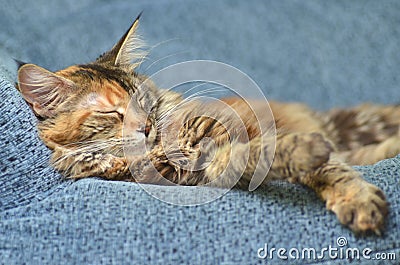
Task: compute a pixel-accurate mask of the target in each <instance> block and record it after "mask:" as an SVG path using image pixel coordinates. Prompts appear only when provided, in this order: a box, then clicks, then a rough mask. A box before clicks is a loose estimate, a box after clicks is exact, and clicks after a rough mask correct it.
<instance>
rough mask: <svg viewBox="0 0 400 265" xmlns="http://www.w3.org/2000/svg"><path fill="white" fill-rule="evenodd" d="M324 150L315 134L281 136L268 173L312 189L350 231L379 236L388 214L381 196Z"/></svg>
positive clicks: (378, 190) (323, 143) (325, 142)
mask: <svg viewBox="0 0 400 265" xmlns="http://www.w3.org/2000/svg"><path fill="white" fill-rule="evenodd" d="M327 146H329V142H328V141H327V140H325V139H324V138H323V137H322V135H320V134H317V133H312V134H289V135H286V136H283V137H282V138H281V139H278V142H277V147H276V154H275V160H274V163H273V164H272V168H271V172H273V173H275V174H279V175H280V176H282V177H284V178H286V179H288V180H289V181H291V182H295V183H300V184H303V185H306V186H308V187H310V188H311V189H313V190H314V191H315V192H316V193H317V194H318V195H319V196H320V197H321V198H322V200H323V201H325V202H326V206H327V208H328V209H329V210H332V211H333V212H334V213H335V214H336V215H337V217H338V219H339V221H340V222H341V223H342V224H344V225H346V226H348V227H350V228H351V229H352V230H353V231H355V232H364V231H374V232H375V233H377V234H379V233H380V231H381V230H382V229H383V225H384V218H385V216H386V215H387V213H388V205H387V203H386V200H385V196H384V194H383V192H382V191H381V190H380V189H379V188H378V187H376V186H374V185H372V184H370V183H368V182H366V181H365V180H364V179H362V177H361V175H360V173H359V172H357V171H356V170H354V169H353V168H352V167H350V166H348V165H346V164H345V163H341V162H338V161H335V160H333V159H330V158H329V157H330V156H329V155H330V153H331V152H332V148H329V147H327ZM307 166H308V167H307Z"/></svg>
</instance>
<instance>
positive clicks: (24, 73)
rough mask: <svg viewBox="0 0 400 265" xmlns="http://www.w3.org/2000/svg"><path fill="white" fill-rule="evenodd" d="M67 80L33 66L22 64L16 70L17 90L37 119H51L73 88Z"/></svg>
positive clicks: (73, 84) (73, 85)
mask: <svg viewBox="0 0 400 265" xmlns="http://www.w3.org/2000/svg"><path fill="white" fill-rule="evenodd" d="M75 87H76V86H75V83H74V82H72V81H71V80H69V79H66V78H64V77H62V76H59V75H57V74H55V73H52V72H50V71H48V70H46V69H44V68H41V67H39V66H37V65H34V64H24V65H22V66H21V67H20V68H19V70H18V89H19V91H20V92H21V94H22V96H23V97H24V99H25V100H26V102H28V103H29V105H30V106H31V107H32V110H33V111H34V113H35V114H36V115H37V116H39V117H43V118H46V117H51V116H53V115H54V114H55V110H56V108H57V106H58V105H59V104H60V103H62V102H64V100H65V99H66V98H67V97H68V95H69V94H70V93H71V92H72V91H73V89H74V88H75Z"/></svg>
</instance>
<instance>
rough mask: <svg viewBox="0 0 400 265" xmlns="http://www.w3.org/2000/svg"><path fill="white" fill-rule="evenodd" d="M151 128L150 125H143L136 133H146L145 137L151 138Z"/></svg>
mask: <svg viewBox="0 0 400 265" xmlns="http://www.w3.org/2000/svg"><path fill="white" fill-rule="evenodd" d="M150 129H151V126H149V125H141V126H140V127H139V128H138V129H137V130H136V131H137V132H140V133H144V136H146V137H147V136H149V133H150Z"/></svg>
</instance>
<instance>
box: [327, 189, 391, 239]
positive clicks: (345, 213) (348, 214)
mask: <svg viewBox="0 0 400 265" xmlns="http://www.w3.org/2000/svg"><path fill="white" fill-rule="evenodd" d="M344 189H345V190H344V191H338V192H337V194H335V196H333V198H332V199H331V200H329V201H328V202H327V207H328V209H330V210H332V211H333V212H334V213H335V214H336V215H337V217H338V219H339V221H340V222H341V223H342V224H344V225H346V226H348V227H349V228H350V229H351V230H353V231H354V232H356V233H364V232H368V231H372V232H375V234H377V235H381V232H382V230H383V227H384V222H385V217H386V216H387V214H388V208H389V206H388V203H387V202H386V199H385V195H384V194H383V192H382V191H381V190H380V189H379V188H377V187H376V186H374V185H372V184H369V183H367V182H365V181H355V182H353V183H350V184H349V185H348V186H347V187H346V188H344Z"/></svg>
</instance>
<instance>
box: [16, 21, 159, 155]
mask: <svg viewBox="0 0 400 265" xmlns="http://www.w3.org/2000/svg"><path fill="white" fill-rule="evenodd" d="M138 21H139V17H138V18H137V19H136V20H135V22H134V23H133V24H132V26H131V27H130V29H129V30H128V31H127V32H126V33H125V35H124V36H123V37H122V38H121V39H120V40H119V42H118V43H117V44H116V45H115V46H114V47H113V48H112V49H111V50H110V51H108V52H106V53H104V54H103V55H102V56H100V57H99V58H98V59H97V60H96V61H94V62H92V63H89V64H85V65H74V66H70V67H68V68H66V69H63V70H60V71H57V72H51V71H48V70H46V69H44V68H41V67H39V66H37V65H34V64H24V65H22V66H20V68H19V71H18V84H17V85H18V89H19V91H20V92H21V94H22V96H23V98H24V99H25V101H26V102H27V103H28V104H29V105H30V107H31V109H32V111H33V112H34V114H35V115H36V116H37V117H38V119H39V125H38V128H39V134H40V136H41V138H42V140H43V141H44V143H45V144H46V145H47V146H48V147H49V148H51V149H54V148H56V147H57V146H66V145H69V146H73V145H74V144H76V145H79V144H82V143H88V142H93V141H98V140H99V141H100V140H115V139H121V138H122V133H123V129H124V130H125V133H124V134H125V135H127V134H126V131H128V135H129V137H130V138H132V139H135V138H137V139H143V138H150V137H152V134H153V135H154V132H153V131H154V126H152V124H154V123H153V121H152V118H151V115H150V116H148V114H149V113H151V111H152V108H154V106H156V102H155V101H156V99H157V90H156V88H155V87H154V86H153V85H151V83H150V82H145V84H144V83H143V82H144V81H145V79H146V77H145V76H141V75H139V74H137V73H136V72H135V68H136V67H137V65H138V60H142V59H143V54H140V51H141V50H142V48H143V47H142V43H141V42H140V40H139V39H138V37H137V34H136V29H137V26H138ZM138 51H139V53H138ZM131 98H133V101H132V103H131V106H130V108H129V109H127V107H128V104H129V102H130V101H131ZM128 114H129V117H130V118H129V120H128V121H126V119H125V126H124V125H123V121H124V117H125V116H126V115H128ZM123 126H124V127H123ZM153 137H154V136H153ZM109 152H110V150H109ZM111 152H112V153H116V155H121V151H120V148H119V149H118V150H117V149H115V150H114V151H111Z"/></svg>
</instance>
